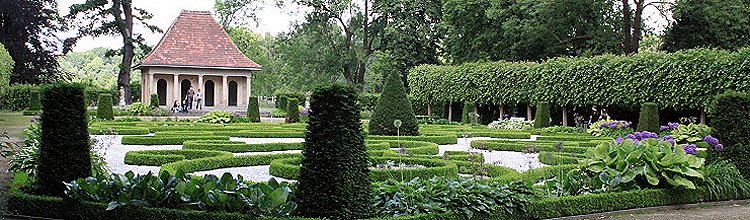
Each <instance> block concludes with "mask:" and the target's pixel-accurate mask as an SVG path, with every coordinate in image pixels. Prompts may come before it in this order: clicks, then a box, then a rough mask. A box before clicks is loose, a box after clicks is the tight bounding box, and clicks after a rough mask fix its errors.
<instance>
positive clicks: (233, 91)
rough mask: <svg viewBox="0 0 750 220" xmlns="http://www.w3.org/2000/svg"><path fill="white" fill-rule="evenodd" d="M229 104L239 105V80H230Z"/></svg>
mask: <svg viewBox="0 0 750 220" xmlns="http://www.w3.org/2000/svg"><path fill="white" fill-rule="evenodd" d="M229 106H237V82H235V81H230V82H229Z"/></svg>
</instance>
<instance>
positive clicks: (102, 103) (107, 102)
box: [96, 93, 115, 120]
mask: <svg viewBox="0 0 750 220" xmlns="http://www.w3.org/2000/svg"><path fill="white" fill-rule="evenodd" d="M96 117H97V118H100V119H105V120H114V119H115V116H114V113H112V94H109V93H101V94H99V103H98V105H97V107H96Z"/></svg>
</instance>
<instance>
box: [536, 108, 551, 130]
mask: <svg viewBox="0 0 750 220" xmlns="http://www.w3.org/2000/svg"><path fill="white" fill-rule="evenodd" d="M551 121H552V118H551V116H550V114H549V102H539V103H537V104H536V114H535V115H534V128H546V127H549V126H552V124H551Z"/></svg>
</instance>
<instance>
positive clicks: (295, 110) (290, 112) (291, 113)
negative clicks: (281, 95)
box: [286, 98, 299, 123]
mask: <svg viewBox="0 0 750 220" xmlns="http://www.w3.org/2000/svg"><path fill="white" fill-rule="evenodd" d="M298 102H299V101H297V99H295V98H289V99H288V100H287V104H286V105H287V107H286V123H296V122H299V106H298V105H297V103H298Z"/></svg>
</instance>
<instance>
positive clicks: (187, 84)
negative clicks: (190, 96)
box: [180, 79, 190, 103]
mask: <svg viewBox="0 0 750 220" xmlns="http://www.w3.org/2000/svg"><path fill="white" fill-rule="evenodd" d="M188 90H190V80H187V79H183V80H182V82H181V83H180V91H181V92H182V93H180V94H181V95H180V103H182V100H185V97H187V92H188Z"/></svg>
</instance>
